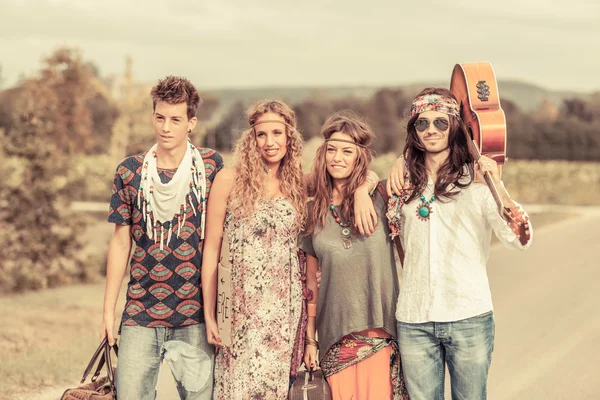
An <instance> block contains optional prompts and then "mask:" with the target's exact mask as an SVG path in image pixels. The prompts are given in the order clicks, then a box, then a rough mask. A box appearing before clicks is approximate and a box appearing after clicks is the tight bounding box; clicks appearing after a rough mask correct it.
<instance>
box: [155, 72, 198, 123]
mask: <svg viewBox="0 0 600 400" xmlns="http://www.w3.org/2000/svg"><path fill="white" fill-rule="evenodd" d="M150 95H151V96H152V109H153V110H155V109H156V103H158V102H159V101H164V102H165V103H168V104H181V103H186V104H187V117H188V119H192V118H194V117H195V116H196V111H198V107H199V106H200V104H202V99H200V95H199V94H198V91H197V90H196V88H195V87H194V85H192V82H190V81H189V80H187V79H186V78H183V77H180V76H172V75H169V76H167V77H166V78H163V79H160V80H159V81H158V83H157V84H156V85H155V86H154V87H153V88H152V90H151V91H150Z"/></svg>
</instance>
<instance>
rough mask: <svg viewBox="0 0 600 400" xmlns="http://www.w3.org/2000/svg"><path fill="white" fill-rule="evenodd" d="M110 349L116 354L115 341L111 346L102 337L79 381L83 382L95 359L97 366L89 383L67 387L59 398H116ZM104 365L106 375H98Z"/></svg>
mask: <svg viewBox="0 0 600 400" xmlns="http://www.w3.org/2000/svg"><path fill="white" fill-rule="evenodd" d="M111 349H112V350H113V351H114V352H115V356H118V352H119V348H118V347H117V344H116V343H115V344H114V345H113V346H111V345H109V344H108V339H107V338H104V340H103V341H102V343H100V346H98V348H97V349H96V352H95V353H94V355H93V356H92V359H91V360H90V362H89V364H88V366H87V368H86V369H85V372H84V373H83V377H82V378H81V382H80V383H82V384H83V382H85V380H86V378H87V377H88V375H89V374H90V372H92V369H93V368H94V365H95V364H96V361H98V359H99V361H98V366H97V367H96V372H95V373H94V375H92V378H91V380H90V383H87V384H85V385H81V386H78V387H76V388H73V389H67V390H66V391H65V392H64V393H63V395H62V396H61V398H60V400H117V388H116V387H115V371H116V369H115V368H113V366H112V361H111V359H110V353H111ZM104 366H106V372H107V374H106V376H102V377H101V378H99V379H98V377H99V376H100V373H101V372H102V368H103V367H104Z"/></svg>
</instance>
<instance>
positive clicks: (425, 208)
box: [417, 195, 435, 221]
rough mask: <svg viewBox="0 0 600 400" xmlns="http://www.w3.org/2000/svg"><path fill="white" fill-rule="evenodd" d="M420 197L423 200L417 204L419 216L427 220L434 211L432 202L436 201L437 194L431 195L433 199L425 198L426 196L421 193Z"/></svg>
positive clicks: (422, 219)
mask: <svg viewBox="0 0 600 400" xmlns="http://www.w3.org/2000/svg"><path fill="white" fill-rule="evenodd" d="M419 199H420V200H421V203H419V205H418V206H417V217H419V219H420V220H421V221H427V220H428V219H429V217H430V216H431V213H432V212H433V210H432V209H431V203H433V202H434V201H435V196H431V199H429V200H425V196H423V195H421V197H420V198H419Z"/></svg>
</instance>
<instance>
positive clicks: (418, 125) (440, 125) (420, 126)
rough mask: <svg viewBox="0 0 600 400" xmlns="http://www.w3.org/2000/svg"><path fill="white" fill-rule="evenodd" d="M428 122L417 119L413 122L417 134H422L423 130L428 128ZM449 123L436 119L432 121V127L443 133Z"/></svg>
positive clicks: (442, 119)
mask: <svg viewBox="0 0 600 400" xmlns="http://www.w3.org/2000/svg"><path fill="white" fill-rule="evenodd" d="M429 124H430V122H429V120H428V119H426V118H419V119H418V120H416V121H415V129H416V130H417V131H418V132H423V131H424V130H425V129H427V128H429ZM449 125H450V122H449V121H448V120H447V119H445V118H436V119H434V120H433V126H435V128H436V129H437V130H439V131H441V132H445V131H446V130H447V129H448V126H449Z"/></svg>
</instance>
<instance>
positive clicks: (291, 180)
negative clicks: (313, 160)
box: [229, 100, 306, 229]
mask: <svg viewBox="0 0 600 400" xmlns="http://www.w3.org/2000/svg"><path fill="white" fill-rule="evenodd" d="M269 112H272V113H275V114H279V115H280V116H281V117H282V118H283V119H284V120H285V122H286V123H287V124H288V125H289V127H288V126H286V128H285V133H286V136H287V146H286V147H287V152H286V154H285V156H284V157H283V159H282V160H281V165H280V166H279V180H280V183H279V184H280V187H281V192H282V193H283V195H284V197H285V198H286V199H288V200H289V201H290V202H291V203H292V206H293V207H294V208H295V209H296V221H295V226H296V228H297V229H302V227H303V225H304V220H305V218H306V190H305V182H304V177H303V173H302V146H303V143H304V141H303V139H302V135H301V134H300V132H298V130H297V129H296V114H295V113H294V111H292V109H291V108H290V107H289V106H288V105H287V104H285V103H284V102H282V101H277V100H263V101H259V102H258V103H255V104H254V105H252V106H251V107H250V108H249V109H248V110H247V111H246V115H247V118H248V124H249V125H250V126H252V125H254V123H255V122H256V121H257V120H258V119H259V118H260V117H261V116H262V115H263V114H266V113H269ZM234 157H235V182H234V184H233V188H232V189H231V194H230V195H229V206H230V208H231V210H232V212H233V215H234V216H235V217H236V218H240V219H243V218H247V217H250V216H251V215H252V213H253V212H254V209H255V207H256V205H257V203H258V202H259V201H261V200H265V199H266V196H267V169H266V168H265V162H264V160H263V158H262V157H261V155H260V153H259V152H258V148H257V143H256V135H255V133H254V128H249V129H246V130H245V131H244V132H243V133H242V135H241V136H240V138H239V139H238V140H237V142H236V144H235V147H234Z"/></svg>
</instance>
